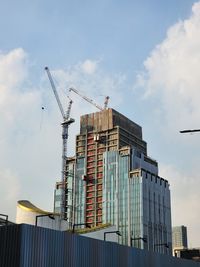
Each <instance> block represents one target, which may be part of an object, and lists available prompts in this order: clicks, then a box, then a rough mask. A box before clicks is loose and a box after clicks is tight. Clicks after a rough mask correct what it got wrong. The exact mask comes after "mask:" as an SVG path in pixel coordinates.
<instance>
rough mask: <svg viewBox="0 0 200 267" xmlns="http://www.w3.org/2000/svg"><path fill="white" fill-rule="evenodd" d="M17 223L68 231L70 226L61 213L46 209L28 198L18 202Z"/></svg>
mask: <svg viewBox="0 0 200 267" xmlns="http://www.w3.org/2000/svg"><path fill="white" fill-rule="evenodd" d="M16 223H17V224H21V223H26V224H31V225H37V226H41V227H45V228H50V229H54V230H61V231H66V230H67V229H68V228H69V227H68V223H67V221H65V220H62V219H61V217H60V214H59V213H54V212H49V211H44V210H42V209H40V208H38V207H36V206H35V205H33V204H32V203H31V202H30V201H28V200H19V201H18V202H17V214H16Z"/></svg>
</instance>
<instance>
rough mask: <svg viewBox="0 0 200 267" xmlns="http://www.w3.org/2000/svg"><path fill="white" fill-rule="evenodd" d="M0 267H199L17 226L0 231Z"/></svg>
mask: <svg viewBox="0 0 200 267" xmlns="http://www.w3.org/2000/svg"><path fill="white" fill-rule="evenodd" d="M0 266H1V267H61V266H62V267H64V266H65V267H66V266H67V267H105V266H109V267H112V266H113V267H119V266H122V267H128V266H133V267H160V266H162V267H176V266H178V267H179V266H181V267H190V266H191V267H195V266H196V267H197V266H199V267H200V263H196V262H193V261H188V260H181V259H177V258H173V257H170V256H167V255H163V254H157V253H151V252H148V251H145V250H139V249H134V248H129V247H126V246H121V245H118V244H116V243H111V242H104V241H100V240H96V239H91V238H87V237H82V236H78V235H76V234H71V233H64V232H59V231H55V230H50V229H45V228H40V227H35V226H31V225H25V224H21V225H10V226H7V227H6V226H2V227H0Z"/></svg>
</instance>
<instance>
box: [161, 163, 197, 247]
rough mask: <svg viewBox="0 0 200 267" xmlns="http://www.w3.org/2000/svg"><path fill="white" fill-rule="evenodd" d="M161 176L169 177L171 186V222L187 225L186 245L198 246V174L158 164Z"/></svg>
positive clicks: (194, 171) (193, 171)
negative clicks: (187, 242)
mask: <svg viewBox="0 0 200 267" xmlns="http://www.w3.org/2000/svg"><path fill="white" fill-rule="evenodd" d="M160 173H161V176H163V177H167V179H169V183H170V185H171V186H170V188H171V192H172V194H171V207H172V223H173V225H174V226H176V225H185V226H187V227H188V241H189V244H188V245H193V246H199V239H200V232H199V221H200V214H199V212H198V210H199V200H200V199H199V188H200V180H199V174H198V173H197V172H196V170H195V169H194V170H191V171H190V173H185V172H184V171H181V170H180V169H178V167H177V166H173V165H164V164H160Z"/></svg>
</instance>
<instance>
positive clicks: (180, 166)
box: [0, 0, 200, 246]
mask: <svg viewBox="0 0 200 267" xmlns="http://www.w3.org/2000/svg"><path fill="white" fill-rule="evenodd" d="M0 3H1V9H0V32H1V37H0V40H1V42H0V91H1V94H0V119H1V124H2V126H1V130H0V144H1V152H0V193H1V196H2V201H1V203H0V210H1V213H6V214H7V213H8V214H9V216H10V218H13V219H14V217H15V207H16V202H17V200H18V199H29V200H30V201H32V202H33V203H34V204H35V205H38V206H40V207H41V208H44V209H49V210H50V209H52V206H53V188H54V184H55V181H56V180H58V179H59V177H60V169H61V137H60V134H61V128H60V122H61V116H60V114H59V110H58V107H57V105H56V102H55V99H54V97H53V94H52V92H51V88H50V85H49V82H48V80H47V77H46V74H45V73H44V67H45V66H46V65H47V66H49V67H50V69H51V70H52V72H53V75H54V77H55V81H56V86H57V88H58V91H59V93H60V95H61V98H62V100H63V104H64V105H66V90H67V88H69V87H70V86H75V87H76V88H78V89H79V90H82V91H83V92H84V93H85V94H86V95H88V96H89V97H90V98H93V99H94V100H96V101H97V102H98V103H103V95H109V96H110V97H111V98H110V102H109V106H110V107H114V108H115V109H117V110H118V111H120V112H121V113H123V114H125V115H126V116H128V117H129V118H130V119H132V120H133V121H135V122H136V123H138V124H140V125H141V126H142V127H143V138H144V140H145V141H147V142H148V153H149V155H150V156H151V157H153V158H155V159H156V160H157V161H158V162H159V166H160V175H161V176H163V177H164V178H166V179H168V180H169V182H170V184H171V195H172V206H173V207H172V221H173V224H174V225H177V224H178V225H180V224H184V225H186V226H188V233H189V244H190V245H192V246H199V239H200V233H199V225H198V222H199V220H200V215H198V209H199V207H198V203H199V201H200V197H199V185H200V181H199V173H200V167H199V160H200V153H199V151H200V142H199V135H198V134H194V135H184V136H183V135H180V134H179V130H181V129H183V128H199V127H200V125H199V123H198V122H199V116H200V108H199V101H198V100H199V97H200V91H199V84H200V78H199V76H200V75H199V73H198V70H199V67H200V66H199V65H200V63H199V62H200V49H199V47H200V37H199V36H200V30H199V29H200V3H199V2H198V1H192V0H176V1H172V0H169V1H163V0H159V1H158V0H152V1H147V0H146V1H145V0H140V1H139V0H134V1H109V0H107V1H57V2H55V1H46V0H44V1H36V0H35V1H31V2H30V1H29V2H27V1H10V0H7V1H2V0H0ZM71 97H72V98H73V100H74V103H73V108H72V116H73V117H74V118H75V119H76V123H75V124H74V125H73V126H72V127H71V129H70V140H69V154H71V155H72V154H73V147H74V136H75V134H76V133H77V132H78V130H79V116H80V114H83V113H88V112H92V111H95V109H94V108H92V106H90V105H89V104H87V103H86V102H84V101H82V100H81V99H80V98H78V97H77V96H75V95H73V96H71ZM42 106H44V107H45V109H44V110H42V109H41V107H42ZM183 210H185V212H184V213H183V212H182V211H183ZM195 211H196V212H195Z"/></svg>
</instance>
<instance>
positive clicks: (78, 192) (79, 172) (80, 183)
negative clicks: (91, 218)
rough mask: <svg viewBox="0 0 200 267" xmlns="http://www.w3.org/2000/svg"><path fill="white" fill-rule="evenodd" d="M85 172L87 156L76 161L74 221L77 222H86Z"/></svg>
mask: <svg viewBox="0 0 200 267" xmlns="http://www.w3.org/2000/svg"><path fill="white" fill-rule="evenodd" d="M84 173H85V158H84V157H82V158H78V159H77V162H76V172H75V179H74V182H75V192H74V193H75V195H74V197H75V203H74V210H75V218H74V222H75V223H76V224H84V223H85V198H86V192H85V181H84V179H83V177H84Z"/></svg>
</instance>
